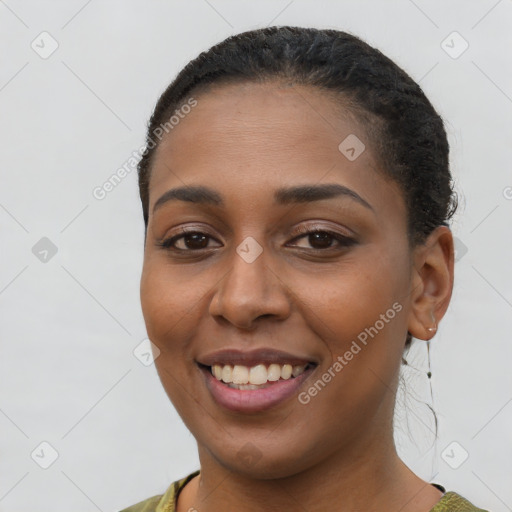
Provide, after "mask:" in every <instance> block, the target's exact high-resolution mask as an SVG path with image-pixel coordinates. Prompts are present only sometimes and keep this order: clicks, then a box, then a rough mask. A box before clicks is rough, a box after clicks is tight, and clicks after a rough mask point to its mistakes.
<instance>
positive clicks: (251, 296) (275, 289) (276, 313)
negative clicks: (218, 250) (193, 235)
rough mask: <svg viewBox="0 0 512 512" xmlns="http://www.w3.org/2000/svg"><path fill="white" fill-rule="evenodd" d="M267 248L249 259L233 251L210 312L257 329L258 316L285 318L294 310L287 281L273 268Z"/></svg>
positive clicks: (272, 318)
mask: <svg viewBox="0 0 512 512" xmlns="http://www.w3.org/2000/svg"><path fill="white" fill-rule="evenodd" d="M265 253H266V251H265V250H264V251H263V253H262V254H261V255H260V256H259V257H258V258H257V259H256V260H255V261H253V262H251V263H248V262H247V261H245V260H244V259H243V258H242V257H240V256H239V255H238V254H237V253H234V254H233V257H232V261H231V263H232V265H231V269H230V270H229V271H228V272H227V274H226V275H225V276H224V278H223V279H222V280H221V281H220V282H219V283H218V285H217V288H216V290H215V293H214V295H213V297H212V300H211V302H210V307H209V312H210V314H211V315H212V316H213V317H214V318H216V319H220V318H223V319H224V320H225V321H228V322H229V323H231V324H232V325H234V326H236V327H237V328H239V329H244V330H253V329H255V328H256V327H257V324H258V319H261V318H264V317H265V318H268V319H270V320H284V319H285V318H287V317H288V316H289V314H290V309H291V306H290V300H289V294H288V293H287V288H286V285H285V284H284V283H283V282H282V280H281V279H280V278H279V277H278V275H277V273H276V272H275V271H274V270H273V269H271V268H270V267H269V266H268V264H269V261H268V258H267V257H266V254H265Z"/></svg>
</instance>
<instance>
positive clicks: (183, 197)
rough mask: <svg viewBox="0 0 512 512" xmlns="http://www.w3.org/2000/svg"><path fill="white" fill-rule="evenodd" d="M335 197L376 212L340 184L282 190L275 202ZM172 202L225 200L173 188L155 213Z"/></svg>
mask: <svg viewBox="0 0 512 512" xmlns="http://www.w3.org/2000/svg"><path fill="white" fill-rule="evenodd" d="M335 197H348V198H350V199H353V200H355V201H357V202H358V203H359V204H361V205H362V206H364V207H365V208H368V209H369V210H372V211H373V212H374V211H375V210H374V209H373V207H372V205H371V204H370V203H368V201H366V200H365V199H363V198H362V197H361V196H360V195H359V194H358V193H357V192H354V191H353V190H352V189H350V188H348V187H345V186H344V185H339V184H338V183H327V184H322V185H300V186H295V187H288V188H280V189H278V190H276V191H275V193H274V200H275V201H276V203H278V204H281V205H286V204H290V203H310V202H313V201H322V200H324V199H332V198H335ZM170 201H185V202H189V203H196V204H209V205H214V206H224V200H223V199H222V196H221V195H220V194H219V193H218V192H217V191H216V190H213V189H212V188H209V187H205V186H202V185H189V186H183V187H177V188H172V189H170V190H168V191H167V192H165V193H164V194H163V195H162V196H160V198H159V199H158V200H157V202H156V203H155V205H154V206H153V213H155V211H156V210H157V209H158V208H160V207H161V206H163V205H164V204H165V203H168V202H170Z"/></svg>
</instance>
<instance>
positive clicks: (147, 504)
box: [120, 470, 199, 512]
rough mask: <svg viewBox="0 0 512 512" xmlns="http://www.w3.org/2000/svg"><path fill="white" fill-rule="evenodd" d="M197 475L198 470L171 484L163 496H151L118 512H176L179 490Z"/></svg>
mask: <svg viewBox="0 0 512 512" xmlns="http://www.w3.org/2000/svg"><path fill="white" fill-rule="evenodd" d="M198 474H199V470H197V471H194V472H193V473H190V475H187V476H186V477H184V478H181V479H180V480H176V481H175V482H173V483H172V484H171V485H170V486H169V487H168V489H167V490H166V491H165V493H164V494H159V495H158V496H152V497H151V498H147V499H145V500H144V501H140V502H139V503H136V504H135V505H132V506H130V507H128V508H124V509H123V510H121V511H120V512H176V500H177V497H178V494H179V492H180V491H181V489H182V488H183V487H184V486H185V485H186V484H187V482H188V481H189V480H191V479H192V478H194V477H195V476H196V475H198Z"/></svg>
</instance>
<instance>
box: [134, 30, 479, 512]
mask: <svg viewBox="0 0 512 512" xmlns="http://www.w3.org/2000/svg"><path fill="white" fill-rule="evenodd" d="M448 149H449V148H448V142H447V138H446V133H445V130H444V127H443V122H442V120H441V118H440V117H439V115H438V114H437V113H436V112H435V110H434V108H433V107H432V105H431V104H430V102H429V101H428V99H427V98H426V97H425V96H424V94H423V92H422V91H421V89H420V87H419V86H418V85H417V84H416V83H415V82H414V81H413V80H412V79H411V78H410V77H409V76H408V75H407V74H406V73H405V72H404V71H403V70H401V69H400V68H399V67H397V65H396V64H394V63H393V62H392V61H391V60H389V59H388V58H387V57H385V56H384V55H383V54H382V53H380V52H379V51H378V50H376V49H374V48H372V47H370V46H368V45H367V44H366V43H364V42H363V41H361V40H360V39H358V38H357V37H354V36H353V35H350V34H347V33H344V32H339V31H335V30H317V29H311V28H297V27H279V28H278V27H271V28H266V29H261V30H254V31H250V32H246V33H243V34H238V35H235V36H232V37H230V38H228V39H226V40H225V41H223V42H221V43H220V44H218V45H216V46H214V47H213V48H211V49H210V50H208V51H207V52H204V53H202V54H201V55H199V57H197V58H196V59H195V60H193V61H192V62H190V63H189V64H188V65H187V66H186V67H185V68H184V69H183V70H182V71H181V72H180V74H179V75H178V76H177V78H176V79H175V80H174V81H173V83H172V84H171V85H170V86H169V87H168V88H167V90H166V91H165V92H164V93H163V94H162V96H161V98H160V99H159V101H158V103H157V105H156V107H155V111H154V113H153V115H152V117H151V120H150V124H149V127H148V135H147V151H145V153H144V155H143V157H142V159H141V161H140V163H139V186H140V196H141V200H142V206H143V213H144V221H145V226H146V231H145V253H144V266H143V272H142V277H141V304H142V310H143V314H144V319H145V323H146V327H147V332H148V336H149V338H150V339H151V340H152V342H153V344H154V346H155V348H154V351H155V357H156V359H155V364H156V367H157V370H158V374H159V376H160V379H161V381H162V384H163V386H164V388H165V390H166V392H167V394H168V396H169V398H170V400H171V401H172V403H173V405H174V406H175V408H176V409H177V411H178V413H179V414H180V416H181V418H182V419H183V421H184V423H185V424H186V426H187V427H188V429H189V430H190V431H191V433H192V434H193V435H194V437H195V439H196V441H197V444H198V451H199V459H200V470H197V471H195V472H194V473H192V474H190V475H187V476H184V478H183V479H181V480H179V481H177V482H174V483H173V484H172V485H171V486H170V487H169V488H168V489H167V491H166V492H165V494H163V495H160V496H155V497H153V498H150V499H148V500H145V501H144V502H141V503H139V504H137V505H134V506H132V507H129V508H127V509H125V512H135V511H144V512H149V511H164V510H165V511H168V512H169V511H177V512H185V511H195V510H197V511H199V512H212V511H232V510H244V511H248V512H251V511H256V510H267V511H270V510H276V511H277V510H285V509H290V508H293V509H296V510H308V511H317V510H336V511H354V510H368V511H374V512H379V511H383V512H384V511H385V512H389V511H391V510H394V511H401V512H428V511H432V512H441V511H450V510H453V511H455V510H464V511H465V512H469V511H478V510H481V509H478V508H476V507H475V506H473V505H472V504H471V503H469V502H468V501H467V500H466V499H464V498H463V497H462V496H460V495H459V494H457V493H455V492H446V490H445V488H444V487H443V486H441V485H440V484H430V483H428V482H426V481H424V480H422V479H421V478H419V477H418V476H417V475H415V474H414V473H413V472H412V471H411V470H410V469H409V468H408V467H407V466H406V465H405V464H404V463H403V462H402V461H401V460H400V458H399V457H398V455H397V452H396V449H395V445H394V441H393V411H394V405H395V396H396V391H397V385H398V377H399V371H400V365H401V364H402V362H403V355H404V351H407V349H408V347H409V345H410V343H411V340H412V337H415V338H417V339H419V340H425V341H427V342H428V341H429V340H430V339H431V338H432V337H433V336H434V335H435V332H436V329H437V325H438V323H439V322H440V321H441V319H442V317H443V316H444V314H445V312H446V309H447V307H448V304H449V301H450V298H451V293H452V287H453V275H454V269H453V266H454V249H453V238H452V234H451V231H450V229H449V227H448V221H449V219H450V218H451V216H452V215H453V213H454V212H455V209H456V199H455V197H454V192H453V189H452V180H451V176H450V171H449V166H448Z"/></svg>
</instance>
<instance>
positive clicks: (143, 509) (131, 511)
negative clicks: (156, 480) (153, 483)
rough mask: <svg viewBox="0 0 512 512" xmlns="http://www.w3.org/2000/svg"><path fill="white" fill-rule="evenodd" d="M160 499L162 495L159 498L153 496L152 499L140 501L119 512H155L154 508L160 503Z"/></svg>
mask: <svg viewBox="0 0 512 512" xmlns="http://www.w3.org/2000/svg"><path fill="white" fill-rule="evenodd" d="M162 498H163V495H162V494H160V495H159V496H153V497H152V498H148V499H146V500H144V501H140V502H139V503H136V504H135V505H132V506H131V507H128V508H123V510H121V512H156V508H157V507H158V505H159V503H160V502H161V501H162Z"/></svg>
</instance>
